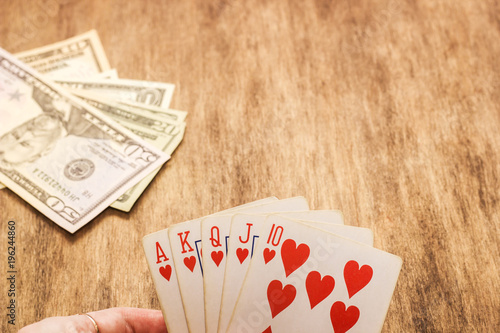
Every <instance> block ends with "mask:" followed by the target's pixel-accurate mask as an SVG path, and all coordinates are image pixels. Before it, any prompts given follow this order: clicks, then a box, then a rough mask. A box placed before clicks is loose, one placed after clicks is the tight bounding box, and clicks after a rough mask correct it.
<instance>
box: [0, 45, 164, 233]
mask: <svg viewBox="0 0 500 333" xmlns="http://www.w3.org/2000/svg"><path fill="white" fill-rule="evenodd" d="M0 118H1V119H2V122H1V123H0V181H1V182H2V183H3V184H4V185H6V186H7V187H9V188H10V189H11V190H12V191H14V192H15V193H17V194H18V195H19V196H20V197H22V198H23V199H24V200H25V201H27V202H28V203H29V204H31V205H32V206H33V207H35V208H36V209H38V210H39V211H40V212H41V213H43V214H44V215H45V216H47V217H48V218H49V219H51V220H52V221H54V222H55V223H57V224H58V225H59V226H61V227H62V228H64V229H66V230H67V231H69V232H71V233H73V232H75V231H76V230H78V229H79V228H81V227H82V226H83V225H85V224H86V223H88V222H89V221H91V220H92V219H93V218H94V217H95V216H97V215H98V214H99V213H100V212H101V211H103V210H104V209H105V208H106V207H108V206H109V205H110V204H111V203H112V202H114V201H115V200H116V199H118V198H119V197H120V196H121V195H122V194H123V193H124V192H125V191H126V190H127V189H128V188H130V187H131V186H133V185H135V184H137V183H138V182H139V181H140V180H141V179H143V178H144V177H146V176H147V175H149V174H150V173H151V172H152V171H153V170H155V169H157V168H158V167H160V166H161V165H162V164H163V163H164V162H166V161H167V160H168V158H169V156H168V155H167V154H165V153H164V152H162V151H161V150H160V149H158V148H156V147H154V146H153V145H151V144H149V143H147V142H145V141H144V140H143V139H141V138H140V137H138V136H137V135H135V134H134V133H132V132H131V131H129V130H127V129H125V128H124V127H123V126H121V125H119V124H118V123H116V122H114V121H112V120H111V119H110V118H109V117H107V116H105V115H104V114H102V112H100V111H99V110H97V109H96V108H94V107H92V106H90V105H88V104H87V103H85V102H84V101H82V100H80V99H78V98H77V97H74V96H72V95H71V94H69V93H68V92H66V91H65V90H63V89H60V87H58V86H57V85H55V84H52V83H50V82H48V81H46V80H45V79H44V78H42V77H41V76H40V74H38V73H37V72H35V71H33V70H32V69H30V68H29V67H28V66H26V65H25V64H23V63H22V62H20V61H18V60H17V59H16V58H15V57H14V56H13V55H11V54H9V53H8V52H6V51H4V50H3V49H0Z"/></svg>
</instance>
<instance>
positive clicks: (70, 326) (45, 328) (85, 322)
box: [18, 315, 95, 333]
mask: <svg viewBox="0 0 500 333" xmlns="http://www.w3.org/2000/svg"><path fill="white" fill-rule="evenodd" d="M93 331H95V328H94V325H93V324H92V322H91V321H90V319H88V318H87V317H86V316H84V315H74V316H67V317H51V318H46V319H44V320H42V321H39V322H37V323H34V324H31V325H28V326H25V327H23V328H21V329H20V330H19V332H18V333H40V332H53V333H59V332H61V333H62V332H93Z"/></svg>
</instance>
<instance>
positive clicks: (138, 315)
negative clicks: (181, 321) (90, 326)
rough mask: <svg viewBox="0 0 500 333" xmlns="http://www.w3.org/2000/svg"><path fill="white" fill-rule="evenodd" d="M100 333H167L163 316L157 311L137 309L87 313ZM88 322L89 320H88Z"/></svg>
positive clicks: (116, 309) (112, 309) (115, 309)
mask: <svg viewBox="0 0 500 333" xmlns="http://www.w3.org/2000/svg"><path fill="white" fill-rule="evenodd" d="M89 315H90V316H91V317H92V318H94V320H95V321H96V323H97V326H98V327H99V332H100V333H121V332H130V331H131V332H134V333H167V327H166V326H165V321H164V320H163V315H162V313H161V311H159V310H148V309H138V308H111V309H106V310H101V311H95V312H89ZM89 321H90V320H89Z"/></svg>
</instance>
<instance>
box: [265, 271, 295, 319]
mask: <svg viewBox="0 0 500 333" xmlns="http://www.w3.org/2000/svg"><path fill="white" fill-rule="evenodd" d="M296 294H297V290H296V289H295V287H294V286H292V285H291V284H287V285H286V286H285V287H283V284H282V283H281V281H279V280H273V281H271V282H270V283H269V286H268V287H267V301H268V302H269V307H270V308H271V315H272V317H273V318H274V317H276V316H277V315H278V314H279V313H280V312H281V311H283V310H285V309H286V308H287V307H288V306H289V305H290V304H292V302H293V300H294V299H295V295H296Z"/></svg>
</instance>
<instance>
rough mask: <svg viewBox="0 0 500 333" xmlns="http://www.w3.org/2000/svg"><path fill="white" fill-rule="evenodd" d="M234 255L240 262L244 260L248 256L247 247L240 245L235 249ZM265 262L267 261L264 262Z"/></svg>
mask: <svg viewBox="0 0 500 333" xmlns="http://www.w3.org/2000/svg"><path fill="white" fill-rule="evenodd" d="M236 255H237V256H238V259H239V260H240V264H242V263H243V261H245V259H246V258H247V257H248V249H242V248H241V247H239V248H237V249H236ZM266 264H267V262H266Z"/></svg>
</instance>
